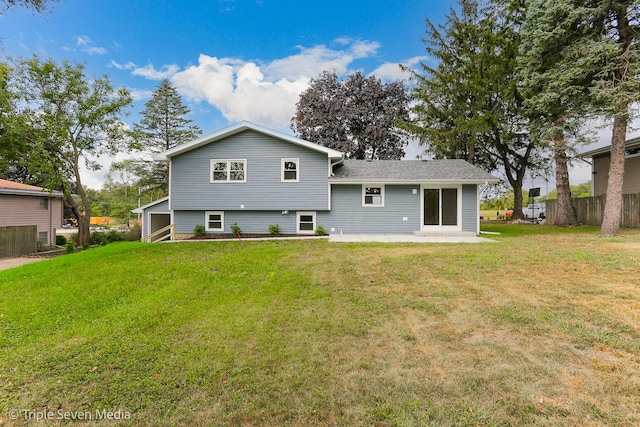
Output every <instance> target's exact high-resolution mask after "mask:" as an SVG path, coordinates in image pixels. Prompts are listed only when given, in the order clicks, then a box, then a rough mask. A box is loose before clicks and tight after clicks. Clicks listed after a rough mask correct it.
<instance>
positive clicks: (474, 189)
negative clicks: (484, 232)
mask: <svg viewBox="0 0 640 427" xmlns="http://www.w3.org/2000/svg"><path fill="white" fill-rule="evenodd" d="M478 221H480V212H478V186H477V185H475V184H473V185H470V184H464V185H463V186H462V231H470V232H473V233H477V232H478Z"/></svg>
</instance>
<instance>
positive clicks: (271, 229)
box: [269, 224, 280, 236]
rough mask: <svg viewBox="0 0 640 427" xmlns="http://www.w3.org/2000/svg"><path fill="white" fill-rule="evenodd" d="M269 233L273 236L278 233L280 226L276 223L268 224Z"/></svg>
mask: <svg viewBox="0 0 640 427" xmlns="http://www.w3.org/2000/svg"><path fill="white" fill-rule="evenodd" d="M269 234H271V235H273V236H275V235H276V234H280V226H279V225H278V224H275V225H274V224H272V225H270V226H269Z"/></svg>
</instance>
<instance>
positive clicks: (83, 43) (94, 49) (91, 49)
mask: <svg viewBox="0 0 640 427" xmlns="http://www.w3.org/2000/svg"><path fill="white" fill-rule="evenodd" d="M76 45H77V46H79V47H80V48H81V49H82V51H83V52H86V53H88V54H89V55H94V54H97V55H104V54H105V53H107V49H105V48H104V47H98V46H95V45H94V43H93V40H91V38H89V37H88V36H76Z"/></svg>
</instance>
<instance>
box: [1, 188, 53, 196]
mask: <svg viewBox="0 0 640 427" xmlns="http://www.w3.org/2000/svg"><path fill="white" fill-rule="evenodd" d="M0 194H9V195H14V196H35V197H51V198H53V197H60V198H61V197H62V193H61V192H59V191H52V192H49V191H34V190H19V189H13V188H0Z"/></svg>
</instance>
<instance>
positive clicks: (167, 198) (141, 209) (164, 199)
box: [131, 196, 169, 213]
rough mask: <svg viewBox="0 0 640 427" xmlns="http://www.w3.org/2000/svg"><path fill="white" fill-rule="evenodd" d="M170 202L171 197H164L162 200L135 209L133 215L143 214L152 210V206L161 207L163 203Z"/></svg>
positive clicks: (132, 211)
mask: <svg viewBox="0 0 640 427" xmlns="http://www.w3.org/2000/svg"><path fill="white" fill-rule="evenodd" d="M167 200H169V196H167V197H163V198H162V199H158V200H154V201H153V202H151V203H147V204H146V205H143V206H140V207H139V208H135V209H132V210H131V213H142V211H143V210H145V209H147V208H150V207H151V206H155V205H159V204H160V203H162V202H166V201H167Z"/></svg>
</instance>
